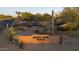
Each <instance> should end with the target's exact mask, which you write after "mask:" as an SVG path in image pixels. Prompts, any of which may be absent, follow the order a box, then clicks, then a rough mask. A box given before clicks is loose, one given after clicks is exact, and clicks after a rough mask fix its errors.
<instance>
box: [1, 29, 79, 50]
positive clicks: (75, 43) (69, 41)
mask: <svg viewBox="0 0 79 59" xmlns="http://www.w3.org/2000/svg"><path fill="white" fill-rule="evenodd" d="M60 35H61V36H62V37H63V43H62V44H61V45H60V44H26V45H24V49H19V48H18V46H17V45H15V44H13V43H10V42H8V40H7V36H6V31H5V30H4V31H3V32H2V33H0V51H79V37H74V36H69V35H67V34H60Z"/></svg>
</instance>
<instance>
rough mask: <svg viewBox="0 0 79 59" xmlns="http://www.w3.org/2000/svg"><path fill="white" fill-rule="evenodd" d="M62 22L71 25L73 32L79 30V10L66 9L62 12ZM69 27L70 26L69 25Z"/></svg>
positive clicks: (73, 8) (76, 8) (74, 8)
mask: <svg viewBox="0 0 79 59" xmlns="http://www.w3.org/2000/svg"><path fill="white" fill-rule="evenodd" d="M61 19H62V22H65V23H68V22H70V23H71V27H69V28H70V29H71V30H75V29H79V8H78V7H71V8H69V7H66V8H64V10H63V11H62V12H61ZM68 26H70V25H69V24H68Z"/></svg>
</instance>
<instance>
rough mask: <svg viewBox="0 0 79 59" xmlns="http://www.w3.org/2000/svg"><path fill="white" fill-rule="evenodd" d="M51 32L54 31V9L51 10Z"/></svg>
mask: <svg viewBox="0 0 79 59" xmlns="http://www.w3.org/2000/svg"><path fill="white" fill-rule="evenodd" d="M51 22H52V32H53V33H54V31H55V25H54V11H53V10H52V21H51Z"/></svg>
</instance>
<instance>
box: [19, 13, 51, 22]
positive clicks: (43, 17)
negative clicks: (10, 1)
mask: <svg viewBox="0 0 79 59" xmlns="http://www.w3.org/2000/svg"><path fill="white" fill-rule="evenodd" d="M20 17H21V19H22V20H26V21H30V20H31V21H49V20H50V19H51V15H49V14H43V15H42V14H40V13H37V14H32V13H29V12H24V13H22V15H21V16H20Z"/></svg>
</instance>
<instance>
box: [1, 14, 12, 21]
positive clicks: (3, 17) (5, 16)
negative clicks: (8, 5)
mask: <svg viewBox="0 0 79 59" xmlns="http://www.w3.org/2000/svg"><path fill="white" fill-rule="evenodd" d="M5 18H12V16H9V15H0V19H1V20H2V19H5Z"/></svg>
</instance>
